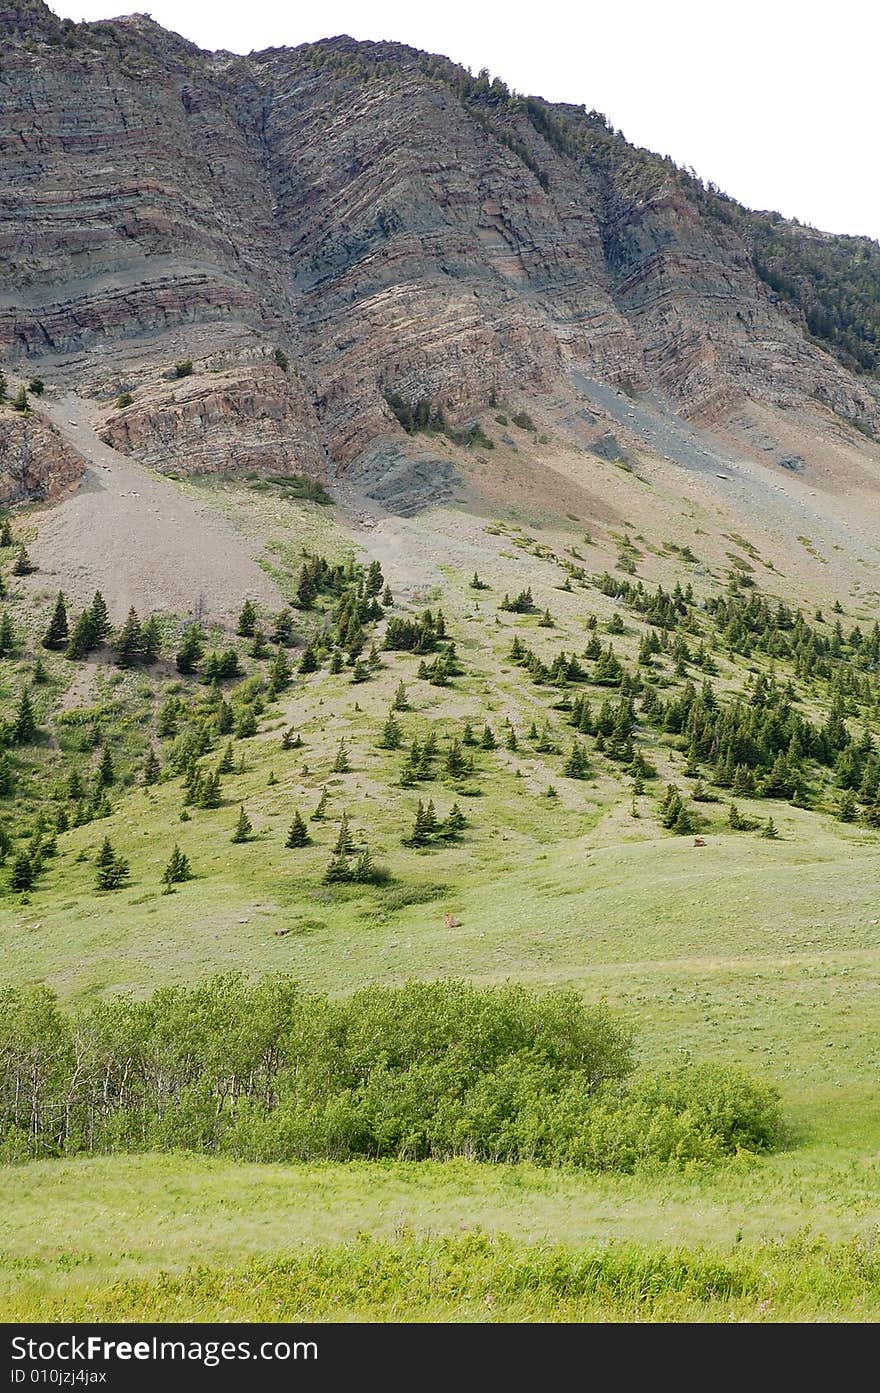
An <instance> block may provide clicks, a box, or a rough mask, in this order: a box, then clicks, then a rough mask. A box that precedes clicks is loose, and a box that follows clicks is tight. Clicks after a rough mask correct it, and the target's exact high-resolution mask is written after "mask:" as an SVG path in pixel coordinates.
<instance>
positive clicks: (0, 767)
mask: <svg viewBox="0 0 880 1393" xmlns="http://www.w3.org/2000/svg"><path fill="white" fill-rule="evenodd" d="M14 792H15V771H14V769H13V767H12V762H11V760H10V758H9V756H8V755H7V754H0V798H11V797H12V795H13V793H14Z"/></svg>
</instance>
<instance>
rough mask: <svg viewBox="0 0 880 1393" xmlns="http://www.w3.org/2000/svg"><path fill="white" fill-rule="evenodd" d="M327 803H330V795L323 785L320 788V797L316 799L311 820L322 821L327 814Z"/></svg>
mask: <svg viewBox="0 0 880 1393" xmlns="http://www.w3.org/2000/svg"><path fill="white" fill-rule="evenodd" d="M329 803H330V795H329V793H328V792H327V789H326V786H325V787H324V788H322V789H321V797H320V798H319V799H318V803H317V806H316V808H315V811H314V812H313V813H312V817H311V820H312V822H323V820H324V818H325V817H326V816H327V808H328V805H329Z"/></svg>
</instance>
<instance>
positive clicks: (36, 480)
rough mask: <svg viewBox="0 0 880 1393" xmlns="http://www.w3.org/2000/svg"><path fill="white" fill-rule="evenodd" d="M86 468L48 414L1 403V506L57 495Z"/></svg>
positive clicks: (55, 496) (74, 482)
mask: <svg viewBox="0 0 880 1393" xmlns="http://www.w3.org/2000/svg"><path fill="white" fill-rule="evenodd" d="M83 470H84V465H83V461H82V460H81V459H80V457H79V455H78V454H76V452H75V451H74V450H72V449H71V448H70V446H69V445H67V444H66V443H65V442H64V441H63V440H62V438H61V436H60V435H59V434H58V432H57V430H56V429H55V427H54V426H53V425H51V424H50V422H49V421H47V420H46V419H45V418H44V417H42V416H40V415H38V414H36V413H33V412H30V413H28V414H27V415H21V414H20V413H19V412H17V411H13V410H12V409H11V408H10V407H8V406H6V407H4V406H0V505H2V506H3V507H8V506H9V505H10V504H11V503H21V502H23V501H24V500H26V499H52V498H57V497H58V496H59V495H60V494H62V493H64V492H65V491H66V490H67V489H69V488H71V487H72V485H74V484H76V483H78V482H79V480H80V479H81V477H82V474H83Z"/></svg>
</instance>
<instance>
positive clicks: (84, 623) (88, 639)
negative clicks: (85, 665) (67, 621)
mask: <svg viewBox="0 0 880 1393" xmlns="http://www.w3.org/2000/svg"><path fill="white" fill-rule="evenodd" d="M94 647H95V636H94V630H93V628H92V616H91V614H90V612H89V611H88V610H87V609H86V610H83V612H82V614H81V615H80V616H79V618H78V619H77V621H76V623H75V624H74V626H73V632H72V633H71V635H70V639H69V641H68V644H67V647H66V649H65V650H64V656H65V658H70V659H71V660H73V659H79V658H84V657H85V656H86V654H88V653H90V652H91V651H92V649H93V648H94Z"/></svg>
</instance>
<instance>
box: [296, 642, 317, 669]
mask: <svg viewBox="0 0 880 1393" xmlns="http://www.w3.org/2000/svg"><path fill="white" fill-rule="evenodd" d="M299 671H300V672H301V673H304V674H305V673H309V672H317V671H318V659H317V657H316V656H315V650H314V648H313V647H312V645H311V644H309V645H308V646H307V647H306V648H304V649H303V654H302V657H301V658H300V660H299Z"/></svg>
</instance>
